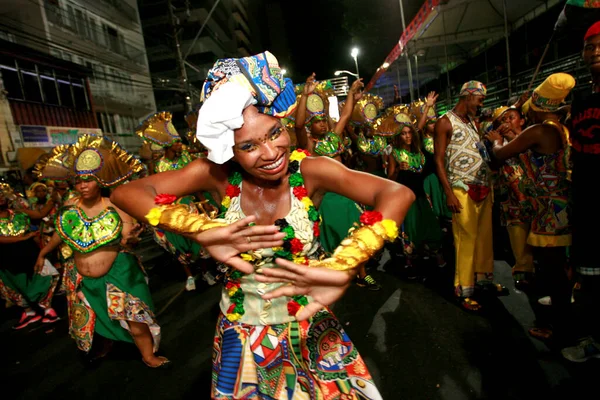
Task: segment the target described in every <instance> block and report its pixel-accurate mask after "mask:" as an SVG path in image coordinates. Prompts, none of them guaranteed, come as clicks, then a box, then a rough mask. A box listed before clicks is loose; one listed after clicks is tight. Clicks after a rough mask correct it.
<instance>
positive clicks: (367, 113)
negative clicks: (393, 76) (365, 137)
mask: <svg viewBox="0 0 600 400" xmlns="http://www.w3.org/2000/svg"><path fill="white" fill-rule="evenodd" d="M382 109H383V99H382V98H381V97H379V96H376V95H373V94H370V93H365V94H363V96H362V98H361V99H360V100H359V101H358V102H357V103H356V105H355V106H354V110H352V116H351V117H350V120H351V121H352V122H353V123H354V124H358V125H363V124H369V125H370V124H373V122H375V119H376V118H377V116H378V115H379V111H381V110H382Z"/></svg>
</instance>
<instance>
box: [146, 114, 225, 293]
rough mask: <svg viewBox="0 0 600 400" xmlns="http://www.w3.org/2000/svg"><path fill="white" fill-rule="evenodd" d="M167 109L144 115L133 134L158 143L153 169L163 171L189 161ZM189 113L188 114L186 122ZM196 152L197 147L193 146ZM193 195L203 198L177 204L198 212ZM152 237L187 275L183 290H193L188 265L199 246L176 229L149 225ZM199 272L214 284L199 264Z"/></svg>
mask: <svg viewBox="0 0 600 400" xmlns="http://www.w3.org/2000/svg"><path fill="white" fill-rule="evenodd" d="M171 118H172V116H171V113H169V112H166V111H164V112H160V113H156V114H153V115H151V116H149V117H148V118H146V119H145V120H144V121H143V122H142V123H141V124H140V126H139V127H138V128H137V130H136V134H137V135H138V136H140V137H141V138H142V139H144V140H145V141H146V142H147V143H150V144H151V145H154V146H161V147H163V148H164V149H165V150H164V151H165V154H164V156H163V157H162V158H161V159H159V160H158V161H157V162H156V165H155V169H154V171H153V173H160V172H165V171H177V170H179V169H182V168H184V167H185V166H186V165H188V164H189V163H190V162H192V161H193V159H194V158H193V157H192V155H191V154H190V153H189V151H188V150H187V149H184V148H183V144H182V143H181V137H180V136H179V134H178V133H177V130H176V129H175V127H174V126H173V123H172V122H171ZM192 120H193V117H190V116H188V123H189V122H190V121H192ZM195 151H196V152H199V150H195ZM196 197H199V198H200V201H203V200H204V197H203V196H202V195H197V196H184V197H182V198H180V199H178V200H177V202H178V204H185V205H187V206H188V207H189V208H190V211H192V212H196V213H197V212H198V209H197V208H196V206H195V203H196ZM152 232H153V236H154V240H155V241H156V243H158V245H159V246H160V247H162V248H163V249H165V250H166V251H167V252H168V253H170V254H172V255H173V256H174V257H175V258H176V259H177V261H178V262H179V263H180V264H181V265H182V267H183V269H184V271H185V274H186V276H187V278H186V283H185V289H186V290H187V291H191V290H196V282H195V279H194V275H193V274H192V271H191V269H190V267H191V266H192V265H193V264H195V263H196V262H197V261H198V260H200V259H201V251H202V248H201V247H200V245H198V243H196V242H194V241H193V240H191V239H189V238H186V237H184V236H182V235H177V234H176V233H173V232H169V231H164V230H162V229H159V228H154V227H153V228H152ZM202 276H203V278H204V280H205V281H207V282H208V283H209V284H210V285H214V284H215V283H216V282H215V279H214V277H213V276H212V274H211V273H210V272H208V270H207V269H206V266H204V265H203V272H202Z"/></svg>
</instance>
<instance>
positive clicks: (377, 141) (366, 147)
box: [356, 133, 387, 157]
mask: <svg viewBox="0 0 600 400" xmlns="http://www.w3.org/2000/svg"><path fill="white" fill-rule="evenodd" d="M356 146H357V147H358V150H359V151H360V152H361V153H362V154H366V155H369V156H373V157H376V156H379V155H381V154H383V149H385V147H386V146H387V141H386V140H385V138H383V137H381V136H373V137H370V138H368V137H365V135H363V134H362V133H361V134H360V135H359V136H358V141H357V142H356Z"/></svg>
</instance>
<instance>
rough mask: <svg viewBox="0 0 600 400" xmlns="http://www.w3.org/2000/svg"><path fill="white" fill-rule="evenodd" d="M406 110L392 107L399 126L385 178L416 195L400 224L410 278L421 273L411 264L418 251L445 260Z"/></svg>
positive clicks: (421, 157) (423, 160) (416, 139)
mask: <svg viewBox="0 0 600 400" xmlns="http://www.w3.org/2000/svg"><path fill="white" fill-rule="evenodd" d="M396 110H398V111H396ZM406 112H407V110H406V108H404V107H402V106H394V109H393V110H392V115H391V116H393V117H394V118H395V120H396V122H397V123H398V124H399V125H400V126H401V129H400V133H399V134H398V135H396V136H395V137H394V140H393V144H392V146H393V149H392V154H391V157H390V164H389V168H388V178H389V179H391V180H394V181H396V182H398V183H401V184H403V185H406V186H407V187H409V188H410V189H411V190H412V191H413V192H414V194H415V196H416V197H417V199H416V201H415V202H414V203H413V204H412V206H411V208H410V210H408V213H407V214H406V218H405V219H404V224H403V225H402V233H403V236H402V242H403V243H402V244H403V251H404V253H405V255H406V273H407V274H408V277H409V278H416V277H418V276H420V275H419V271H418V269H415V267H414V263H413V260H414V258H415V256H417V255H418V254H423V253H424V252H425V251H426V250H428V251H431V252H433V253H434V254H435V255H436V257H437V263H438V266H440V267H442V266H444V264H445V262H444V260H443V258H442V256H441V253H440V252H439V249H440V247H441V241H442V231H441V228H440V224H439V221H438V220H437V218H436V217H435V215H434V214H433V210H432V209H431V205H430V204H429V201H428V200H427V196H426V194H425V190H424V187H423V181H424V179H425V176H424V175H425V174H424V172H423V171H424V168H425V164H426V158H425V155H424V154H423V152H422V151H421V146H420V143H419V135H418V133H417V130H416V129H415V126H414V124H413V117H412V116H411V115H409V114H407V113H406ZM391 116H390V117H391ZM390 117H388V118H390Z"/></svg>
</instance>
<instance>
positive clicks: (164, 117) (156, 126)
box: [135, 111, 181, 147]
mask: <svg viewBox="0 0 600 400" xmlns="http://www.w3.org/2000/svg"><path fill="white" fill-rule="evenodd" d="M172 118H173V116H172V115H171V113H170V112H167V111H162V112H159V113H156V114H152V115H150V116H149V117H148V118H146V119H145V120H144V121H143V122H142V123H141V124H140V125H139V126H138V127H137V129H136V130H135V133H136V135H138V136H139V137H141V138H142V139H144V140H145V141H148V142H150V143H154V144H157V145H159V146H161V147H170V146H172V145H173V143H175V142H177V141H180V140H181V137H179V134H178V133H177V129H175V127H174V126H173V124H172V123H171V119H172Z"/></svg>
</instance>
